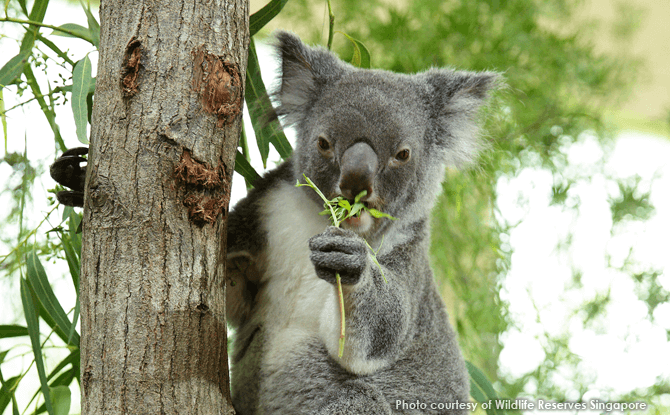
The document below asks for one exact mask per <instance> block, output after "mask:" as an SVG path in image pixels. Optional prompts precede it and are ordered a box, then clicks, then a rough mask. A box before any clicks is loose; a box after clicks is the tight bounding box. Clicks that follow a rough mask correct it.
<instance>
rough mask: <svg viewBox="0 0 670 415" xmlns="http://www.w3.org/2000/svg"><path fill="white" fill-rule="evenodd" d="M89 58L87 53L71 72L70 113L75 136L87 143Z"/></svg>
mask: <svg viewBox="0 0 670 415" xmlns="http://www.w3.org/2000/svg"><path fill="white" fill-rule="evenodd" d="M92 79H93V78H92V77H91V60H90V59H89V58H88V55H87V56H85V57H84V58H83V59H82V60H80V61H79V62H77V64H76V65H75V66H74V71H73V72H72V114H73V115H74V124H75V126H76V127H77V138H78V139H79V141H80V142H82V143H84V144H88V134H87V131H86V127H87V126H88V104H87V102H86V96H87V95H88V88H89V86H90V84H91V80H92Z"/></svg>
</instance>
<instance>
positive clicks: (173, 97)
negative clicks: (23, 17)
mask: <svg viewBox="0 0 670 415" xmlns="http://www.w3.org/2000/svg"><path fill="white" fill-rule="evenodd" d="M101 3H102V4H101V8H100V19H101V33H100V57H99V66H98V75H97V83H96V91H95V105H94V109H93V122H92V131H91V147H90V154H89V162H88V164H89V166H88V173H87V174H88V176H87V179H86V196H85V202H84V203H85V206H84V225H83V226H84V228H83V248H82V278H81V293H80V300H81V322H82V323H81V324H82V335H83V336H82V342H81V353H82V356H81V358H82V361H81V363H82V375H81V380H82V382H81V388H82V414H105V415H109V414H177V413H179V414H196V413H197V414H219V413H231V412H233V410H232V405H231V403H230V394H229V386H228V363H227V353H226V342H227V340H226V322H225V295H224V289H225V284H224V283H223V281H224V272H225V270H224V267H225V261H222V255H225V251H224V250H225V246H226V243H225V235H226V233H225V229H226V224H225V222H226V212H227V208H228V197H229V192H230V180H231V177H232V172H233V167H234V164H233V163H234V158H235V157H234V154H235V149H236V146H237V140H238V137H239V135H240V128H241V119H242V117H241V108H242V98H243V96H244V94H243V87H244V74H245V70H246V62H247V47H248V41H249V35H248V1H247V0H214V1H205V0H195V1H191V2H186V1H184V0H173V1H170V2H167V1H164V2H160V1H148V0H145V1H139V2H125V1H121V0H104V1H102V2H101Z"/></svg>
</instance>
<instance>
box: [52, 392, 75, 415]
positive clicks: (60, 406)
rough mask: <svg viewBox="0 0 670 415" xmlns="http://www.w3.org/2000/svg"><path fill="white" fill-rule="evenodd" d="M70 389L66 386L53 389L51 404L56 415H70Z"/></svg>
mask: <svg viewBox="0 0 670 415" xmlns="http://www.w3.org/2000/svg"><path fill="white" fill-rule="evenodd" d="M70 400H71V393H70V388H68V387H67V386H64V385H60V386H56V387H54V388H51V403H52V406H53V410H54V415H68V414H69V413H70Z"/></svg>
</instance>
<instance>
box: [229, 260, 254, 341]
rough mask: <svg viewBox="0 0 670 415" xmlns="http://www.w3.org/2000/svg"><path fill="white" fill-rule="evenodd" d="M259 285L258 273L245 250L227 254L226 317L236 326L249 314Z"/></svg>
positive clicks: (243, 321)
mask: <svg viewBox="0 0 670 415" xmlns="http://www.w3.org/2000/svg"><path fill="white" fill-rule="evenodd" d="M259 285H260V273H259V271H258V268H257V267H256V263H255V261H254V259H253V258H252V257H251V255H249V254H248V253H247V252H235V253H232V254H229V255H228V258H227V261H226V318H227V320H228V323H230V324H231V325H232V326H233V327H235V328H238V327H240V326H242V324H243V323H245V322H246V321H247V320H248V319H249V317H250V316H251V312H252V310H253V307H254V305H255V304H256V295H257V294H258V290H259Z"/></svg>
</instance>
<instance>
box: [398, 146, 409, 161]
mask: <svg viewBox="0 0 670 415" xmlns="http://www.w3.org/2000/svg"><path fill="white" fill-rule="evenodd" d="M409 156H410V153H409V149H408V148H405V149H402V150H400V151H398V154H396V155H395V159H396V160H398V161H400V162H406V161H407V160H409Z"/></svg>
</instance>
